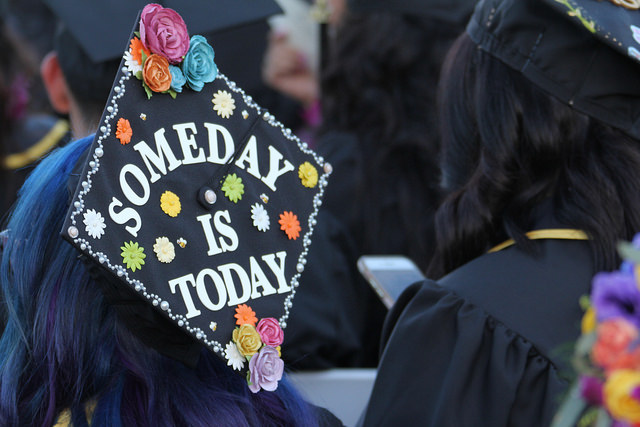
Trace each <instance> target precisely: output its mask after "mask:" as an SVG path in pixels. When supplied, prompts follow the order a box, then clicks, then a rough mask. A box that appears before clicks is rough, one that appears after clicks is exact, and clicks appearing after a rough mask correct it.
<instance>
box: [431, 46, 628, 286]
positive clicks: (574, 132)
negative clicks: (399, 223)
mask: <svg viewBox="0 0 640 427" xmlns="http://www.w3.org/2000/svg"><path fill="white" fill-rule="evenodd" d="M442 76H443V78H442V81H441V93H440V95H439V99H440V123H441V134H442V147H443V148H442V150H443V153H442V156H443V158H442V173H443V182H444V185H445V187H446V188H447V189H448V190H449V191H450V194H449V196H448V197H447V198H446V200H445V201H444V202H443V204H442V205H441V207H440V208H439V210H438V212H437V214H436V220H435V224H436V230H437V241H438V244H437V250H436V254H435V256H434V259H433V262H432V264H431V266H430V275H431V276H433V277H439V276H441V275H443V274H446V273H448V272H450V271H451V270H453V269H455V268H457V267H459V266H461V265H462V264H464V263H466V262H468V261H470V260H471V259H473V258H475V257H477V256H479V255H482V254H483V253H485V252H486V251H487V250H489V249H490V248H491V247H492V246H494V245H496V244H498V243H500V242H501V241H503V240H505V239H507V238H512V239H514V240H515V241H516V242H517V243H518V244H519V245H521V246H522V247H524V248H525V249H528V250H531V245H530V244H529V245H528V244H527V243H528V240H527V238H526V237H525V235H524V233H526V232H527V231H529V230H530V227H532V226H533V220H534V218H533V217H534V212H535V210H536V208H537V207H539V206H540V205H541V204H550V205H551V206H552V211H553V213H554V217H555V220H556V221H557V222H559V223H561V224H564V225H566V226H570V227H574V228H578V229H582V230H584V231H585V232H586V233H587V234H588V235H589V237H590V242H591V243H590V244H591V247H592V252H593V257H594V261H595V266H596V269H597V270H605V269H612V268H615V266H616V264H617V263H618V259H617V257H616V251H615V245H616V242H617V241H618V240H619V239H630V238H631V237H632V236H633V233H634V232H636V231H638V230H640V197H639V196H638V188H640V146H639V144H640V142H638V141H636V140H635V139H633V138H631V137H629V136H628V135H626V134H624V133H623V132H621V131H619V130H617V129H614V128H612V127H610V126H608V125H605V124H603V123H602V122H600V121H598V120H597V119H595V118H593V117H589V116H587V115H584V114H581V113H579V112H577V111H575V110H573V109H572V108H571V107H569V106H568V105H565V104H563V103H561V102H559V101H557V100H556V99H555V98H553V97H552V96H550V95H547V94H546V93H544V92H543V91H542V90H540V89H539V88H538V87H536V86H534V85H533V84H532V83H531V82H529V81H528V80H527V79H526V78H524V77H523V76H522V75H521V74H520V73H518V72H517V71H515V70H513V69H511V68H509V67H508V66H506V65H505V64H503V63H502V62H500V61H499V60H497V59H495V58H494V57H492V56H491V55H489V54H487V53H486V52H484V51H482V50H480V49H478V48H477V47H476V45H475V44H474V43H473V42H472V41H471V39H470V38H469V37H468V36H467V35H466V34H465V35H463V36H461V37H460V38H459V39H458V40H457V41H456V43H455V45H454V46H453V48H452V49H451V51H450V52H449V54H448V56H447V60H446V61H445V64H444V66H443V71H442Z"/></svg>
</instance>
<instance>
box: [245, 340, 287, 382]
mask: <svg viewBox="0 0 640 427" xmlns="http://www.w3.org/2000/svg"><path fill="white" fill-rule="evenodd" d="M283 371H284V362H283V361H282V359H280V356H278V350H276V349H275V348H273V347H269V346H267V345H266V346H264V347H262V349H261V350H260V353H257V354H254V355H253V357H252V358H251V360H250V361H249V372H250V376H249V379H250V381H251V384H249V390H251V391H252V392H254V393H257V392H258V391H260V388H263V389H265V390H267V391H274V390H275V389H277V388H278V381H280V380H281V379H282V372H283Z"/></svg>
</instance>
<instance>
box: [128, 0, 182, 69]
mask: <svg viewBox="0 0 640 427" xmlns="http://www.w3.org/2000/svg"><path fill="white" fill-rule="evenodd" d="M140 40H141V41H142V44H143V45H144V47H146V48H147V49H149V50H150V51H151V52H153V53H156V54H158V55H162V56H164V57H165V58H167V59H168V60H169V62H170V63H172V64H179V63H180V62H182V58H183V57H184V56H185V55H186V54H187V51H188V50H189V33H188V32H187V25H186V24H185V23H184V20H183V19H182V17H181V16H180V15H179V14H178V13H177V12H176V11H175V10H173V9H168V8H164V7H162V6H160V5H159V4H156V3H151V4H148V5H146V6H145V7H144V9H142V15H141V16H140Z"/></svg>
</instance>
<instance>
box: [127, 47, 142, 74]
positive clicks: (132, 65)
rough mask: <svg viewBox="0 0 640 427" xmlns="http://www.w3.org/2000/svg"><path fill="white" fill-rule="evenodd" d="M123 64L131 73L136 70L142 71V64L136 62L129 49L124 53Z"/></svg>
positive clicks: (134, 72)
mask: <svg viewBox="0 0 640 427" xmlns="http://www.w3.org/2000/svg"><path fill="white" fill-rule="evenodd" d="M124 65H125V66H126V67H127V70H129V71H130V72H131V74H134V75H135V74H136V73H137V72H138V71H142V65H140V64H139V63H138V61H136V60H135V59H134V58H133V55H131V51H130V50H128V51H126V52H125V53H124Z"/></svg>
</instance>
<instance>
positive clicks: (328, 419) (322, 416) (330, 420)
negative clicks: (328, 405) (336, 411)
mask: <svg viewBox="0 0 640 427" xmlns="http://www.w3.org/2000/svg"><path fill="white" fill-rule="evenodd" d="M315 410H316V416H317V417H318V425H319V426H320V427H342V426H344V424H342V421H340V420H339V419H338V417H336V416H335V415H333V414H332V413H331V412H329V411H328V410H326V409H324V408H320V407H315Z"/></svg>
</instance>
